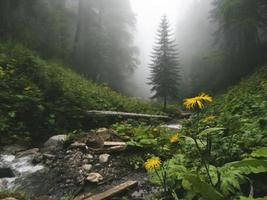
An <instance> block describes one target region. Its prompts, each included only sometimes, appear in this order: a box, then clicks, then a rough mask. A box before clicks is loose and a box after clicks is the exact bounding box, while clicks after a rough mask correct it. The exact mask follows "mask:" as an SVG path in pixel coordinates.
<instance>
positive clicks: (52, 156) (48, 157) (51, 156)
mask: <svg viewBox="0 0 267 200" xmlns="http://www.w3.org/2000/svg"><path fill="white" fill-rule="evenodd" d="M43 157H44V158H45V159H50V160H52V159H54V158H55V157H56V156H55V155H52V154H49V153H44V154H43Z"/></svg>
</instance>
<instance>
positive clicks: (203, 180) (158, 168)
mask: <svg viewBox="0 0 267 200" xmlns="http://www.w3.org/2000/svg"><path fill="white" fill-rule="evenodd" d="M266 80H267V67H266V66H264V67H262V68H261V69H260V70H258V71H257V72H256V73H255V74H254V75H252V76H251V77H250V78H248V79H245V80H243V81H241V83H240V84H238V85H237V86H235V87H232V88H230V89H229V90H228V91H227V92H226V93H225V94H223V95H220V96H218V97H217V98H215V99H214V100H213V99H212V97H210V96H208V95H205V94H201V95H200V96H198V97H194V98H189V99H186V100H185V101H184V106H185V107H186V108H188V109H193V110H194V113H195V114H194V115H193V116H192V119H190V120H185V121H184V123H183V129H182V130H181V131H179V133H177V132H175V131H172V130H170V129H167V128H164V127H162V126H157V127H155V126H149V125H145V124H138V125H135V124H129V123H120V124H115V125H114V126H113V128H115V130H117V131H118V133H120V134H123V135H125V134H126V135H128V136H131V141H130V142H128V147H129V148H135V149H136V150H137V149H142V151H143V152H144V151H145V152H146V153H144V154H143V155H142V156H140V154H136V156H134V155H132V157H131V158H132V162H136V165H134V163H131V165H133V166H137V167H136V168H139V166H140V163H143V166H145V168H146V169H147V170H148V175H149V177H150V181H151V182H152V183H154V184H157V185H159V186H161V187H162V188H163V190H164V193H163V194H161V195H159V198H162V197H163V198H165V199H167V198H173V199H186V200H187V199H195V198H201V197H202V198H203V199H210V200H216V199H246V198H250V199H254V198H256V199H257V198H262V197H263V199H264V198H266V197H264V196H267V193H266V187H267V183H266V181H265V178H266V174H267V160H266V158H267V146H266V144H267V137H266V130H267V129H266V128H267V125H266V121H267V120H266V117H265V114H264V113H266V112H267V98H266V97H267V96H266V94H267V81H266ZM211 101H212V103H210V102H211ZM145 160H147V161H145Z"/></svg>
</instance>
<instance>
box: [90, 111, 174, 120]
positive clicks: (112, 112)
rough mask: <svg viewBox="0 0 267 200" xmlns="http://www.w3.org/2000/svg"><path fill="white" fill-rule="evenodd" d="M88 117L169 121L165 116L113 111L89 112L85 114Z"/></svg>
mask: <svg viewBox="0 0 267 200" xmlns="http://www.w3.org/2000/svg"><path fill="white" fill-rule="evenodd" d="M86 113H87V114H88V115H93V116H94V115H95V116H97V115H98V116H125V117H139V118H157V119H170V118H169V117H168V116H165V115H149V114H139V113H127V112H114V111H100V110H91V111H87V112H86Z"/></svg>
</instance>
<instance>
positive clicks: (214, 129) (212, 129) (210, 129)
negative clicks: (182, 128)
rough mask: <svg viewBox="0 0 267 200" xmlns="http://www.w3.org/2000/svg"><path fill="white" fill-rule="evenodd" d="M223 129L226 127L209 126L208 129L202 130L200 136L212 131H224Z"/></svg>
mask: <svg viewBox="0 0 267 200" xmlns="http://www.w3.org/2000/svg"><path fill="white" fill-rule="evenodd" d="M222 130H224V128H208V129H205V130H204V131H202V132H201V133H200V134H199V135H200V136H206V135H208V134H210V133H214V132H217V131H222Z"/></svg>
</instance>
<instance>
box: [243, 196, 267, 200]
mask: <svg viewBox="0 0 267 200" xmlns="http://www.w3.org/2000/svg"><path fill="white" fill-rule="evenodd" d="M240 200H267V196H266V197H261V198H252V197H243V196H242V197H240Z"/></svg>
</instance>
